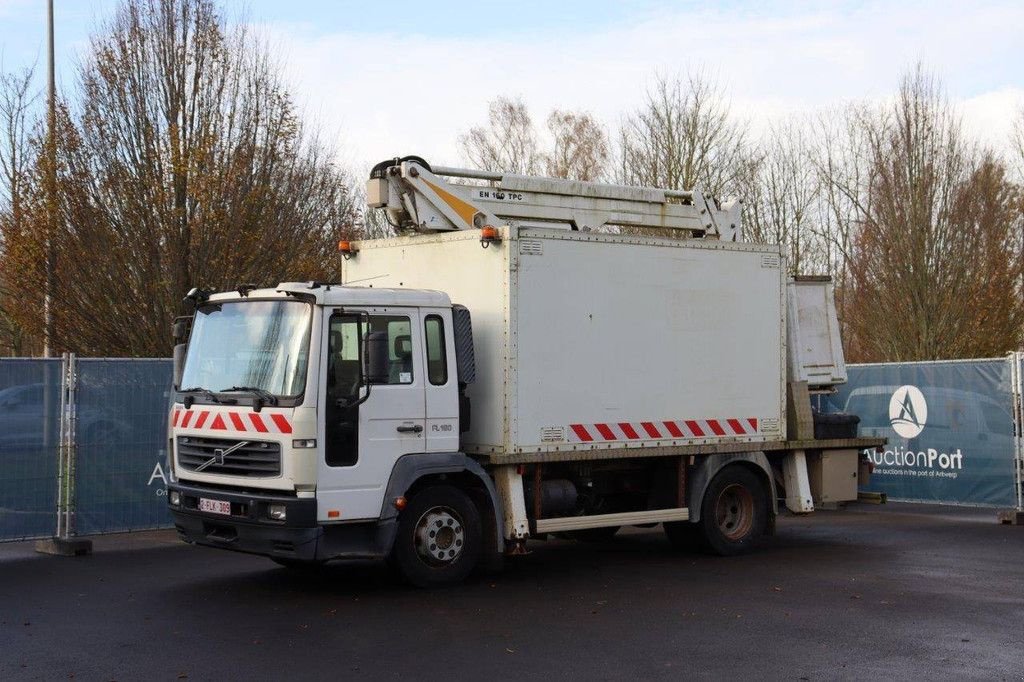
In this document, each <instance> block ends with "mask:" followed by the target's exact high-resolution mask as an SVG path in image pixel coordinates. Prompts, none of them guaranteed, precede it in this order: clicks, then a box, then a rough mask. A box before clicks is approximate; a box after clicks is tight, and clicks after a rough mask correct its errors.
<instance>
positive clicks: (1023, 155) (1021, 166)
mask: <svg viewBox="0 0 1024 682" xmlns="http://www.w3.org/2000/svg"><path fill="white" fill-rule="evenodd" d="M1010 145H1011V147H1012V149H1013V153H1014V156H1015V158H1014V162H1015V163H1016V166H1017V178H1018V181H1019V182H1024V107H1021V109H1020V111H1018V112H1017V118H1016V119H1015V120H1014V122H1013V132H1012V133H1011V138H1010Z"/></svg>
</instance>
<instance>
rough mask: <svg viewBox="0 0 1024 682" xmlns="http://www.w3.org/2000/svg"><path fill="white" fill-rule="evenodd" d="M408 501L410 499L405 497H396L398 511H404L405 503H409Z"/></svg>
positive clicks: (395, 503)
mask: <svg viewBox="0 0 1024 682" xmlns="http://www.w3.org/2000/svg"><path fill="white" fill-rule="evenodd" d="M408 503H409V502H408V500H406V499H405V498H404V497H396V498H395V502H394V505H395V509H397V510H398V511H402V510H403V509H405V505H407V504H408Z"/></svg>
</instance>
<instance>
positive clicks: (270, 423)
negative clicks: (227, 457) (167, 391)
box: [171, 408, 292, 434]
mask: <svg viewBox="0 0 1024 682" xmlns="http://www.w3.org/2000/svg"><path fill="white" fill-rule="evenodd" d="M171 426H174V427H176V428H179V429H210V430H211V431H229V432H238V433H268V434H269V433H285V434H287V433H291V432H292V423H291V421H290V420H289V419H288V417H287V416H285V415H283V414H273V413H266V412H264V413H262V414H258V413H256V412H231V411H228V412H214V411H212V410H197V409H191V410H183V409H180V408H175V410H174V411H173V412H171Z"/></svg>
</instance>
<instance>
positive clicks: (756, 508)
mask: <svg viewBox="0 0 1024 682" xmlns="http://www.w3.org/2000/svg"><path fill="white" fill-rule="evenodd" d="M767 524H768V501H767V496H766V493H765V490H764V485H763V484H762V483H761V479H759V478H758V477H757V475H756V474H755V473H754V472H752V471H751V470H750V469H747V468H745V467H742V466H729V467H726V468H725V469H723V470H722V471H720V472H719V473H718V475H717V476H715V477H714V478H713V479H712V480H711V484H710V485H709V486H708V488H707V490H706V491H705V492H704V499H703V501H702V502H701V511H700V521H698V522H697V524H696V525H697V527H698V528H700V534H701V537H702V539H703V541H704V544H705V545H706V547H707V548H708V549H709V550H711V551H712V552H714V553H715V554H720V555H722V556H732V555H734V554H739V553H740V552H743V551H746V550H747V549H749V548H750V547H751V546H752V545H754V544H755V543H756V542H757V540H758V539H759V538H760V537H761V536H762V535H764V531H765V528H766V527H767Z"/></svg>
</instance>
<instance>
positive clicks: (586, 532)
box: [566, 526, 622, 542]
mask: <svg viewBox="0 0 1024 682" xmlns="http://www.w3.org/2000/svg"><path fill="white" fill-rule="evenodd" d="M620 528H622V526H605V527H604V528H584V529H583V530H572V531H569V532H568V533H566V535H567V536H568V537H570V538H571V539H573V540H575V541H576V542H608V541H609V540H611V539H612V538H613V537H615V534H616V533H618V532H619V529H620Z"/></svg>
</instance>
